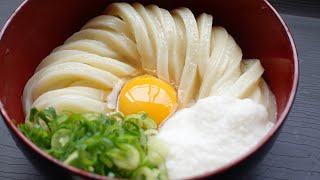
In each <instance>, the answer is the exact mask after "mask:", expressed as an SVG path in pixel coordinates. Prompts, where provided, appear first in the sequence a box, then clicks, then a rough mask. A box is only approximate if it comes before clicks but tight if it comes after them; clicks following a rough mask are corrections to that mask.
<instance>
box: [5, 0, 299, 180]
mask: <svg viewBox="0 0 320 180" xmlns="http://www.w3.org/2000/svg"><path fill="white" fill-rule="evenodd" d="M111 2H112V1H110V0H108V1H107V0H57V1H38V0H26V1H25V2H24V3H23V4H22V5H21V6H20V7H19V8H18V9H17V10H16V11H15V12H14V13H13V15H12V16H11V17H10V19H9V20H8V22H7V23H6V24H5V26H4V28H3V29H2V31H1V34H0V109H1V113H2V116H3V119H4V121H5V122H6V124H7V125H8V127H9V129H10V130H11V133H12V136H13V137H14V139H15V140H16V142H17V144H18V145H19V146H21V147H22V149H23V150H24V152H26V154H27V155H28V154H32V155H31V156H30V157H31V158H30V159H32V160H36V163H35V165H39V164H41V165H40V166H42V168H47V169H51V170H49V171H51V172H57V173H55V175H63V176H64V177H69V176H78V177H85V178H97V179H108V178H106V177H103V176H98V175H94V174H91V173H88V172H85V171H82V170H79V169H76V168H73V167H71V166H68V165H65V164H62V163H60V162H59V161H57V160H55V159H54V158H52V157H50V156H49V155H47V154H46V153H44V152H42V151H41V150H40V149H39V148H37V147H36V146H35V145H34V144H32V143H31V142H30V141H29V140H28V139H27V138H26V137H24V135H23V134H22V133H21V132H20V131H19V130H18V129H17V125H16V124H14V123H13V121H12V119H15V120H16V122H17V124H19V123H22V122H23V121H24V117H23V112H22V106H21V95H22V91H23V88H24V85H25V83H26V82H27V81H28V79H29V78H30V77H31V76H32V74H33V73H34V70H35V68H36V66H37V65H38V64H39V62H40V61H41V60H42V59H43V58H44V57H45V56H47V55H48V54H49V53H50V51H51V50H52V49H53V48H55V47H57V46H58V45H60V44H62V43H63V41H64V40H65V39H66V38H67V37H69V36H70V35H71V34H72V33H74V32H76V31H77V30H79V29H80V27H81V26H82V25H83V24H84V23H85V22H86V21H87V20H89V19H90V18H92V17H94V16H97V15H99V14H100V13H101V12H102V11H103V9H104V8H105V7H106V6H107V5H108V4H110V3H111ZM127 2H130V3H131V2H134V1H127ZM140 2H141V3H143V4H150V3H154V4H157V5H159V6H160V7H162V8H166V9H169V10H170V9H173V8H175V7H179V6H185V7H188V8H190V9H191V10H192V11H193V12H194V13H196V14H197V13H201V12H206V13H210V14H212V15H213V17H214V24H215V25H222V26H224V27H225V28H226V29H227V30H228V31H229V33H230V34H231V35H232V36H233V37H234V38H235V40H236V41H237V43H238V44H239V45H240V47H241V48H242V50H243V54H244V56H245V57H244V58H258V59H260V60H261V62H262V65H263V66H264V68H265V73H264V78H265V80H266V81H267V83H268V84H269V85H270V87H271V89H272V91H273V92H274V94H275V95H276V100H277V106H278V117H277V121H276V125H275V126H274V128H273V129H272V131H271V132H270V133H269V134H268V136H267V137H265V138H264V139H263V140H262V141H261V143H259V145H258V146H257V147H256V148H254V149H252V150H251V151H250V152H249V153H247V154H245V155H244V156H242V157H241V158H240V159H238V160H236V161H234V162H232V163H230V164H228V165H227V166H225V167H223V168H221V169H217V170H213V171H211V172H209V173H207V174H203V175H202V176H198V177H195V178H196V179H197V178H205V177H209V176H214V175H217V174H220V173H222V172H224V171H226V170H228V169H230V168H231V167H234V166H235V165H237V164H239V163H240V162H242V161H243V160H245V159H247V158H248V157H249V156H251V155H253V154H255V153H256V152H257V151H258V149H260V148H261V147H262V146H263V145H265V144H267V142H270V139H271V137H272V136H273V135H274V134H276V132H277V131H278V130H279V128H280V127H281V125H282V124H283V122H284V120H285V118H286V116H287V114H288V112H289V110H290V108H291V105H292V103H293V100H294V97H295V93H296V89H297V83H298V57H297V51H296V48H295V44H294V42H293V39H292V36H291V34H290V32H289V30H288V27H287V26H286V25H285V23H284V21H283V20H282V19H281V17H280V15H279V14H278V13H277V12H276V11H275V9H274V8H273V7H272V6H271V5H270V4H269V3H268V2H267V0H237V1H226V0H197V1H192V0H176V1H169V0H144V1H140ZM42 163H44V164H42ZM52 169H54V170H53V171H52Z"/></svg>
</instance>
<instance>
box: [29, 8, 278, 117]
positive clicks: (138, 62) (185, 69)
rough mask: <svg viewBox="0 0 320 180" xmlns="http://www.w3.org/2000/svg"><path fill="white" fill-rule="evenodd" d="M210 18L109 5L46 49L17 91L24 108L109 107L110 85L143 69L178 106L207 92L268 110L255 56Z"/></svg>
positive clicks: (82, 109)
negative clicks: (172, 90)
mask: <svg viewBox="0 0 320 180" xmlns="http://www.w3.org/2000/svg"><path fill="white" fill-rule="evenodd" d="M212 21H213V17H212V16H211V15H208V14H204V13H203V14H200V15H199V16H198V17H197V18H195V16H194V14H193V13H192V12H191V11H190V10H189V9H187V8H178V9H175V10H173V11H171V12H169V11H168V10H165V9H162V8H159V7H158V6H155V5H149V6H143V5H141V4H139V3H134V4H132V5H130V4H127V3H113V4H111V5H110V6H109V7H108V8H107V9H106V10H105V11H104V14H103V15H101V16H98V17H96V18H93V19H92V20H90V21H89V22H88V23H87V24H86V25H84V26H83V27H82V29H81V30H80V31H79V32H76V33H75V34H73V35H72V36H71V37H70V38H68V39H67V40H66V41H65V43H64V44H63V45H61V46H60V47H58V48H56V49H54V50H53V51H52V53H51V54H50V55H49V56H47V57H46V58H45V59H44V60H43V61H42V62H41V63H40V64H39V66H38V67H37V69H36V73H35V74H34V75H33V77H32V78H31V79H30V80H29V81H28V83H27V85H26V86H25V89H24V92H23V106H24V112H25V113H26V114H27V113H28V112H29V110H30V108H31V107H36V108H38V109H40V110H41V109H44V108H47V107H54V108H56V109H57V111H61V110H67V111H74V112H85V111H94V112H110V111H112V109H110V108H109V107H108V106H107V99H108V98H107V96H108V94H109V93H110V92H111V91H112V90H113V88H114V87H115V86H116V85H117V84H119V83H122V82H123V81H125V79H130V78H132V77H133V76H135V75H137V74H139V73H141V72H145V73H147V74H152V75H155V76H157V77H158V78H160V79H162V80H164V81H166V82H169V83H171V84H173V85H174V86H175V87H176V88H177V89H178V97H179V108H184V107H187V106H189V105H190V104H192V103H194V102H195V101H197V100H198V99H201V98H205V97H208V96H212V95H218V96H220V95H228V96H233V97H237V98H241V99H244V98H250V99H252V100H254V101H256V102H258V103H260V104H262V105H264V106H265V107H266V108H267V110H268V111H269V116H270V119H271V120H273V119H274V117H275V114H276V109H275V108H276V107H275V104H274V103H275V99H274V96H273V94H272V92H271V91H270V90H269V88H268V86H267V84H266V83H265V81H264V80H263V79H262V77H261V76H262V74H263V71H264V69H263V67H262V66H261V64H260V61H259V60H257V59H252V60H242V52H241V49H240V47H239V46H238V45H237V43H236V42H235V40H234V39H233V38H232V36H231V35H230V34H228V32H227V31H226V30H225V29H224V28H223V27H220V26H212V24H213V22H212Z"/></svg>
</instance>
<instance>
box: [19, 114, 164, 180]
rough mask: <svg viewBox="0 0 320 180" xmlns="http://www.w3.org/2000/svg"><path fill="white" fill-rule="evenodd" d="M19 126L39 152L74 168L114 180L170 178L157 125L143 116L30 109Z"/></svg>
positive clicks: (160, 179) (161, 179)
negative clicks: (121, 179)
mask: <svg viewBox="0 0 320 180" xmlns="http://www.w3.org/2000/svg"><path fill="white" fill-rule="evenodd" d="M18 127H19V129H20V130H21V131H22V132H23V133H24V134H25V135H26V136H27V137H28V138H29V139H30V140H31V141H33V142H34V143H35V144H36V145H37V146H38V147H40V148H41V149H43V150H44V151H46V152H47V153H48V154H50V155H52V156H54V157H55V158H57V159H59V160H60V161H62V162H64V163H66V164H69V165H72V166H74V167H77V168H80V169H83V170H86V171H89V172H93V173H97V174H101V175H105V176H108V177H114V178H129V179H146V180H148V179H159V180H164V179H168V176H167V172H166V168H165V156H166V154H167V153H166V146H165V145H163V143H161V142H160V141H157V140H156V138H155V137H154V135H155V134H157V132H158V131H157V130H156V128H157V124H156V123H155V122H154V121H153V120H152V119H151V118H149V117H148V115H147V114H146V113H144V112H141V113H138V114H131V115H128V116H123V115H122V114H121V113H114V114H111V115H109V116H107V115H105V114H99V113H91V112H88V113H82V114H78V113H72V112H65V113H63V114H56V111H55V109H54V108H48V109H45V110H43V111H38V110H37V109H35V108H33V109H31V112H30V116H29V119H28V120H27V121H26V122H25V123H24V124H20V125H19V126H18Z"/></svg>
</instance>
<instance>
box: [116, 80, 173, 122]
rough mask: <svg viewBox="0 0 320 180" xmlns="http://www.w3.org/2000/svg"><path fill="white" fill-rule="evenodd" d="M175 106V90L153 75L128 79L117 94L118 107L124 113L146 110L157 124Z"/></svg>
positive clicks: (171, 111) (168, 114) (170, 112)
mask: <svg viewBox="0 0 320 180" xmlns="http://www.w3.org/2000/svg"><path fill="white" fill-rule="evenodd" d="M176 108H177V93H176V90H175V89H174V88H173V87H172V86H171V85H170V84H168V83H166V82H165V81H162V80H160V79H158V78H156V77H154V76H150V75H143V76H138V77H136V78H133V79H131V80H130V81H128V82H127V83H126V84H125V85H124V86H123V87H122V89H121V92H120V94H119V101H118V109H119V111H120V112H122V113H123V114H124V115H129V114H135V113H138V112H142V111H144V112H146V113H148V115H149V117H150V118H152V119H153V120H155V121H156V123H157V124H158V125H159V124H161V122H162V121H163V120H165V119H166V118H167V117H168V116H170V115H171V114H172V113H173V112H174V111H175V109H176Z"/></svg>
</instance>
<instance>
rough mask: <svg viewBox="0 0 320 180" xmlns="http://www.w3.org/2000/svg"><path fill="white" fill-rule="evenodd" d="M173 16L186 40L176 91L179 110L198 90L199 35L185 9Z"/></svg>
mask: <svg viewBox="0 0 320 180" xmlns="http://www.w3.org/2000/svg"><path fill="white" fill-rule="evenodd" d="M172 14H173V16H176V17H177V18H178V19H181V21H182V22H183V28H184V29H185V32H186V34H185V38H186V46H187V47H186V57H185V58H186V59H185V66H184V68H183V72H182V77H181V81H180V84H179V89H178V96H179V103H180V108H183V107H186V106H188V105H190V103H192V100H194V99H195V97H196V93H197V92H198V89H199V81H198V73H197V70H198V64H197V63H198V62H197V59H198V54H199V33H198V27H197V21H196V19H195V17H194V16H193V13H192V12H191V11H190V10H189V9H187V8H179V9H176V10H174V11H173V12H172Z"/></svg>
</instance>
